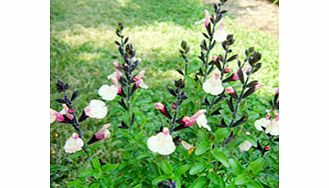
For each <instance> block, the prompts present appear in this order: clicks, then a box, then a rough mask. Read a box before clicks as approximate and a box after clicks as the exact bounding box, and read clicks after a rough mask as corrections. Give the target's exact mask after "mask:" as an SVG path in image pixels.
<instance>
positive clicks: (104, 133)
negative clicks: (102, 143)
mask: <svg viewBox="0 0 329 188" xmlns="http://www.w3.org/2000/svg"><path fill="white" fill-rule="evenodd" d="M109 128H110V124H105V125H104V126H103V127H102V128H101V130H99V131H98V132H97V133H96V134H95V137H96V138H97V139H98V140H104V139H107V138H110V136H111V132H110V131H109Z"/></svg>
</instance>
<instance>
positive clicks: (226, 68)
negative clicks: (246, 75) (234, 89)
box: [224, 67, 239, 79]
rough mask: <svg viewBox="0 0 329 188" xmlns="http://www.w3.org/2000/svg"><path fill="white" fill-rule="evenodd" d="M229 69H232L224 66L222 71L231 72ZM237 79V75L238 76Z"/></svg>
mask: <svg viewBox="0 0 329 188" xmlns="http://www.w3.org/2000/svg"><path fill="white" fill-rule="evenodd" d="M231 70H232V69H231V68H230V67H225V68H224V72H225V73H229V72H231ZM238 79H239V77H238Z"/></svg>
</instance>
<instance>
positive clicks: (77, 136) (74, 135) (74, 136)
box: [72, 133, 80, 139]
mask: <svg viewBox="0 0 329 188" xmlns="http://www.w3.org/2000/svg"><path fill="white" fill-rule="evenodd" d="M72 138H74V139H78V138H80V136H79V135H78V134H77V133H73V134H72Z"/></svg>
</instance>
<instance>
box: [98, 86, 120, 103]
mask: <svg viewBox="0 0 329 188" xmlns="http://www.w3.org/2000/svg"><path fill="white" fill-rule="evenodd" d="M118 91H119V87H118V86H116V85H111V86H109V85H102V86H101V87H100V88H99V90H98V94H99V95H100V96H101V97H102V99H104V100H106V101H111V100H113V99H114V98H115V97H116V96H117V94H118Z"/></svg>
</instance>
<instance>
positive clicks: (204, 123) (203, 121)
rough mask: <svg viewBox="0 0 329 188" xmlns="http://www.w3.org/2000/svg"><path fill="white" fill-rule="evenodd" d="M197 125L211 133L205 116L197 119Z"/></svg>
mask: <svg viewBox="0 0 329 188" xmlns="http://www.w3.org/2000/svg"><path fill="white" fill-rule="evenodd" d="M196 123H197V124H198V126H199V127H200V128H202V127H203V128H206V129H207V130H208V131H211V128H210V127H209V125H208V121H207V118H206V115H205V114H202V115H200V116H199V117H198V118H197V119H196Z"/></svg>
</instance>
